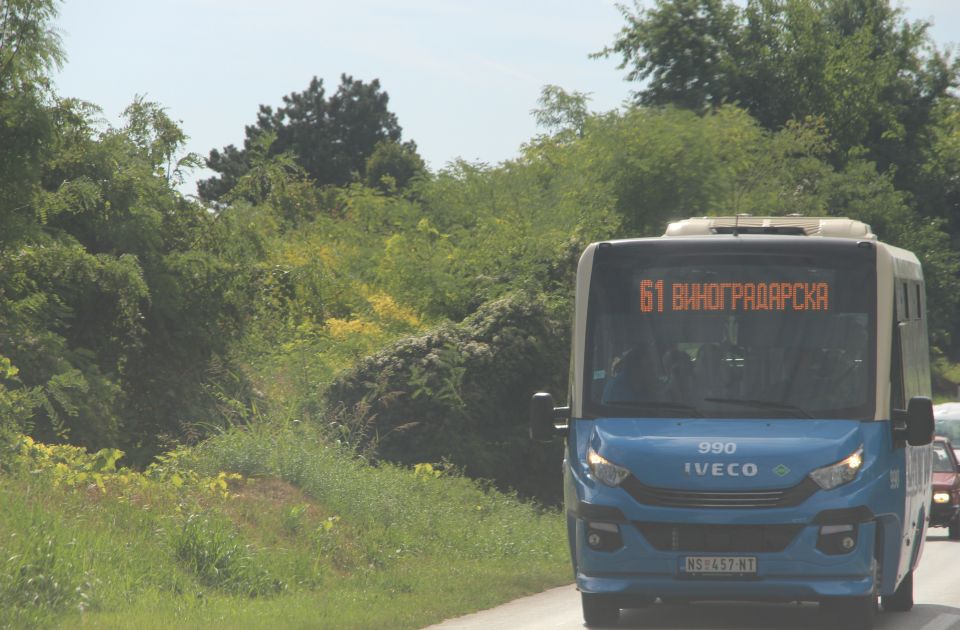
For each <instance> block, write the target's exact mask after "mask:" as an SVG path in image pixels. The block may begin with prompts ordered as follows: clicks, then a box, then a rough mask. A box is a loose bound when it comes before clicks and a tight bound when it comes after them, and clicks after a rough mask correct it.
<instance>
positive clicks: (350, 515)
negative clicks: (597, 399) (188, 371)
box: [0, 425, 571, 629]
mask: <svg viewBox="0 0 960 630" xmlns="http://www.w3.org/2000/svg"><path fill="white" fill-rule="evenodd" d="M4 456H5V455H4ZM0 464H2V460H0ZM167 464H168V468H169V470H167V471H166V473H165V475H164V476H163V477H162V481H161V482H156V483H154V482H151V483H143V484H139V485H138V484H128V485H123V486H121V485H119V484H114V485H111V483H109V480H108V483H106V491H105V492H104V491H102V490H101V489H100V488H99V487H98V486H97V485H96V484H89V485H87V484H85V483H80V484H73V485H70V484H66V483H60V484H59V485H58V486H57V485H55V480H56V479H57V478H58V477H56V475H55V474H54V473H57V474H60V475H61V477H59V478H61V479H63V478H70V477H64V476H63V475H64V473H63V471H62V469H54V468H50V469H43V470H39V469H37V467H36V466H35V465H34V464H31V465H29V466H27V465H21V466H5V467H0V470H6V472H5V473H0V627H9V628H49V627H63V628H73V627H80V626H81V625H82V627H84V628H138V629H146V628H237V627H242V628H261V627H262V628H275V627H285V628H332V627H336V628H421V627H423V626H426V625H430V624H431V623H435V622H437V621H440V620H442V619H444V618H448V617H452V616H456V615H460V614H464V613H467V612H471V611H475V610H479V609H483V608H486V607H490V606H493V605H496V604H497V603H500V602H503V601H507V600H509V599H512V598H514V597H517V596H520V595H523V594H527V593H533V592H538V591H541V590H543V589H545V588H547V587H550V586H554V585H558V584H562V583H565V582H568V581H570V579H571V577H570V569H569V560H568V558H567V549H566V544H565V528H564V525H563V521H562V517H561V516H560V514H558V513H557V512H555V511H550V510H544V509H542V508H540V507H538V506H536V505H532V504H528V503H523V502H521V501H519V500H517V499H516V498H515V497H513V496H510V495H505V494H502V493H499V492H496V491H492V490H490V489H488V488H485V487H483V486H482V485H481V484H477V483H476V482H473V481H471V480H468V479H465V478H462V477H458V476H451V475H441V474H439V473H437V472H436V471H435V470H434V469H432V468H431V467H427V466H424V467H420V468H419V469H418V470H416V471H414V470H409V469H401V468H398V467H394V466H390V465H379V466H376V467H374V466H371V465H369V464H368V463H366V462H364V461H362V460H360V459H358V458H357V457H355V456H354V455H353V454H351V453H350V452H349V451H347V450H344V449H341V448H337V447H332V446H329V445H328V444H327V443H326V441H325V440H324V439H323V438H322V437H321V436H320V435H319V434H318V433H316V432H315V431H312V430H310V429H303V428H301V429H292V428H286V429H278V428H269V427H267V426H264V425H258V426H256V427H252V428H249V429H246V430H235V431H231V432H228V433H225V434H224V435H222V436H219V437H217V438H214V439H212V440H209V441H207V442H205V443H203V444H201V445H200V446H198V447H195V448H194V449H192V450H190V451H185V452H179V453H177V454H176V457H174V458H173V459H171V460H170V461H169V462H168V463H167ZM174 469H176V470H174ZM189 471H193V472H189ZM221 471H227V472H231V473H239V474H241V475H242V476H243V479H242V480H230V481H229V491H228V492H227V494H228V497H226V498H225V497H224V496H223V495H224V493H223V492H221V490H222V486H223V484H221V483H220V482H219V481H217V480H218V473H219V472H221ZM121 472H122V471H121ZM175 473H176V477H177V481H176V483H174V482H173V481H171V480H172V479H173V476H174V474H175ZM190 475H192V477H191V478H193V479H199V480H200V481H199V482H197V483H193V484H183V483H180V480H181V478H188V477H190ZM125 483H126V482H125ZM207 486H209V487H207Z"/></svg>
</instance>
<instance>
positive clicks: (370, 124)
mask: <svg viewBox="0 0 960 630" xmlns="http://www.w3.org/2000/svg"><path fill="white" fill-rule="evenodd" d="M388 102H389V96H388V95H387V93H386V92H381V91H380V82H379V81H378V80H377V79H374V80H373V81H371V82H370V83H364V82H363V81H359V80H354V79H353V77H350V76H347V75H345V74H344V75H341V77H340V85H339V86H338V88H337V91H336V92H335V93H334V94H332V95H331V96H330V97H329V98H327V97H326V92H325V90H324V87H323V80H322V79H318V78H316V77H314V78H313V79H312V80H311V81H310V85H309V86H308V87H307V89H306V90H304V91H303V92H294V93H292V94H290V95H289V96H285V97H283V103H284V104H283V106H281V107H279V108H278V109H277V110H276V111H274V109H273V108H272V107H269V106H267V105H261V106H260V111H259V112H258V113H257V122H256V124H255V125H249V126H248V127H247V128H246V138H245V140H244V145H243V148H242V149H237V148H236V147H235V146H233V145H229V146H227V147H225V148H224V149H223V151H222V152H221V151H218V150H216V149H214V150H213V151H211V152H210V157H209V158H208V159H207V167H208V168H210V169H212V170H214V171H216V172H217V173H219V175H217V176H214V177H211V178H209V179H206V180H203V181H201V182H200V183H199V185H198V186H197V190H198V193H199V195H200V197H201V198H202V199H204V200H207V201H217V200H219V199H220V198H221V197H222V196H223V195H225V194H226V193H228V192H230V191H231V190H232V189H233V188H234V186H235V185H236V184H237V183H238V182H239V181H240V180H241V178H242V177H243V176H244V175H245V174H246V173H247V172H248V171H249V170H250V169H251V168H253V167H254V166H255V165H256V159H257V156H258V155H259V156H262V157H266V158H270V157H273V156H277V155H282V154H284V153H289V155H290V156H291V157H292V159H293V160H294V161H295V162H296V164H297V165H298V166H299V167H300V168H302V169H303V171H304V172H305V173H306V174H307V176H308V177H309V178H310V179H311V180H313V181H314V182H315V183H316V184H318V185H327V184H334V185H339V186H342V185H344V184H347V183H349V182H350V181H352V180H353V178H354V174H355V173H357V174H359V175H360V176H361V177H362V176H363V175H364V172H365V167H366V162H367V160H368V158H370V157H371V156H372V155H373V154H374V153H375V149H376V147H377V145H378V144H380V143H382V142H392V143H396V142H399V141H400V136H401V129H400V125H399V124H398V123H397V118H396V116H395V115H394V114H393V113H391V112H390V111H389V110H388V109H387V103H388ZM264 137H266V138H269V140H268V141H267V143H266V146H264V142H263V138H264ZM405 146H406V151H408V152H409V153H410V156H411V158H416V153H415V146H414V145H413V144H412V143H407V145H405ZM264 149H265V150H264ZM408 159H410V158H408ZM416 159H419V158H416ZM414 162H415V160H414ZM397 175H402V173H397ZM397 175H394V177H396V176H397ZM376 183H377V184H379V178H378V179H377V180H376Z"/></svg>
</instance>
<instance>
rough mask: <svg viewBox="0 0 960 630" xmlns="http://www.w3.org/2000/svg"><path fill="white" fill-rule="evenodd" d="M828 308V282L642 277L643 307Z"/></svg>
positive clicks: (657, 310)
mask: <svg viewBox="0 0 960 630" xmlns="http://www.w3.org/2000/svg"><path fill="white" fill-rule="evenodd" d="M665 308H668V309H669V310H670V311H672V312H684V311H689V312H698V311H742V312H747V311H784V310H793V311H827V310H829V309H830V284H829V283H827V282H671V283H670V284H669V285H667V284H666V283H665V282H664V281H663V280H656V281H654V280H641V281H640V311H641V312H642V313H663V312H664V309H665Z"/></svg>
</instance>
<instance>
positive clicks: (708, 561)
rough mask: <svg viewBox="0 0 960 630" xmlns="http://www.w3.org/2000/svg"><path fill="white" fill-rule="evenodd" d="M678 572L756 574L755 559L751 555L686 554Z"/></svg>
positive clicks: (687, 573) (689, 573) (692, 573)
mask: <svg viewBox="0 0 960 630" xmlns="http://www.w3.org/2000/svg"><path fill="white" fill-rule="evenodd" d="M680 572H681V573H684V574H686V575H756V574H757V559H756V558H755V557H753V556H687V557H685V558H682V559H681V561H680Z"/></svg>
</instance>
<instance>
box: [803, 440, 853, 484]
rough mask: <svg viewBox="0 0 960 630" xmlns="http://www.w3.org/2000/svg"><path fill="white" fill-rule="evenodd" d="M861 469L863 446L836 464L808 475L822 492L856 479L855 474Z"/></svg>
mask: <svg viewBox="0 0 960 630" xmlns="http://www.w3.org/2000/svg"><path fill="white" fill-rule="evenodd" d="M862 467H863V445H862V444H861V445H860V447H859V448H858V449H857V450H855V451H854V452H852V453H850V455H849V456H847V457H846V458H844V459H843V460H841V461H839V462H837V463H836V464H830V465H829V466H824V467H823V468H817V469H816V470H814V471H813V472H811V473H810V478H811V479H813V480H814V481H815V482H817V485H818V486H820V487H821V488H823V489H824V490H832V489H833V488H836V487H837V486H842V485H843V484H845V483H850V482H851V481H853V480H854V479H856V477H857V473H858V472H860V468H862Z"/></svg>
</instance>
